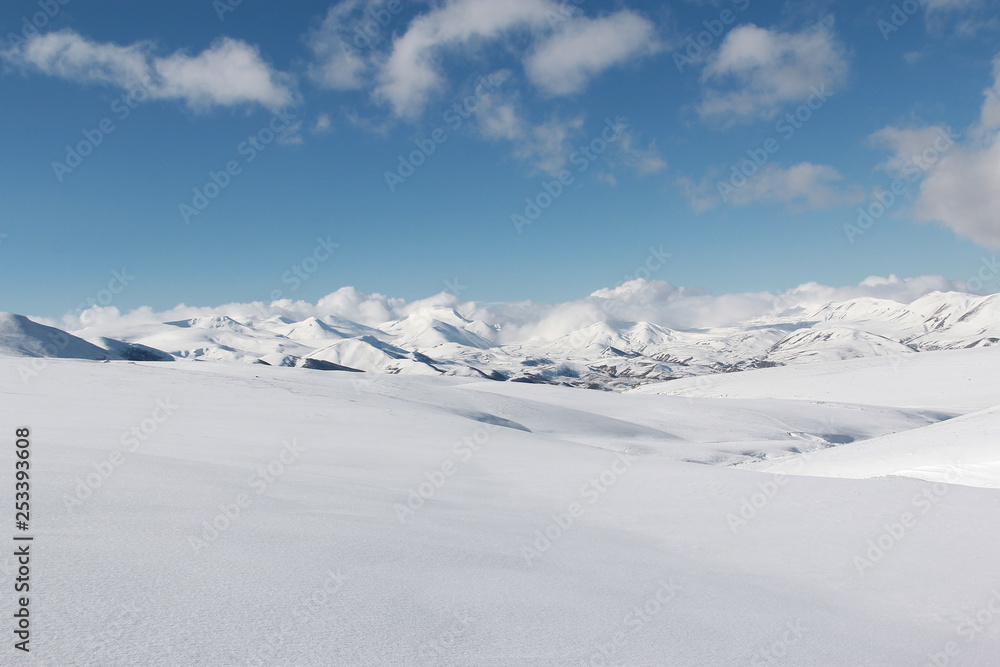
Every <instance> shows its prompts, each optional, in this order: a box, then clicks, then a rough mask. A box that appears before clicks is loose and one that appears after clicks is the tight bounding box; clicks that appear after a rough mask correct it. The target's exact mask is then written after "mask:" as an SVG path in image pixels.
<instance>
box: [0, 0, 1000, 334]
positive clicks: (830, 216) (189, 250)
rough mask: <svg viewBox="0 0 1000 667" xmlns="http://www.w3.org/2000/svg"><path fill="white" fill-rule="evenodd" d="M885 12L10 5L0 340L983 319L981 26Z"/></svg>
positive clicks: (821, 6) (936, 9) (966, 17)
mask: <svg viewBox="0 0 1000 667" xmlns="http://www.w3.org/2000/svg"><path fill="white" fill-rule="evenodd" d="M906 8H907V9H910V10H915V11H913V13H912V14H907V13H905V12H903V11H902V10H900V11H897V12H896V13H895V14H894V10H893V3H888V2H887V3H872V4H861V3H852V2H823V1H819V0H817V1H815V2H794V3H787V4H785V5H782V4H781V3H764V2H753V1H750V2H748V1H747V0H736V1H730V0H721V1H719V2H693V1H687V2H683V1H678V2H670V3H661V2H656V3H653V2H638V1H635V0H625V1H621V2H599V1H597V0H586V1H580V2H563V3H559V2H557V1H556V0H506V1H499V0H498V1H496V2H494V1H491V0H448V1H445V0H442V1H440V2H407V3H397V2H390V1H388V0H370V1H369V0H348V1H347V2H340V3H330V2H296V3H281V4H279V3H263V2H259V1H256V2H255V1H254V0H245V1H244V2H242V3H240V4H238V5H237V4H236V3H235V2H234V0H219V1H218V2H214V3H213V2H211V1H210V0H205V1H201V2H184V3H176V2H165V1H163V2H158V1H146V2H143V3H125V2H102V1H100V0H93V1H88V2H82V1H81V0H68V1H67V2H65V4H63V3H62V2H60V1H59V0H42V1H41V2H38V1H37V0H36V1H34V2H30V1H20V0H18V1H11V2H6V3H4V4H3V6H2V7H0V38H2V46H0V51H2V53H0V67H2V74H0V97H2V99H3V101H4V102H3V104H2V105H0V151H2V156H3V157H2V159H0V203H2V207H3V216H2V217H0V234H3V235H5V236H3V237H0V283H2V285H3V286H4V291H3V301H2V303H0V309H3V310H10V311H14V312H23V313H30V314H38V315H44V316H52V317H54V316H57V315H60V314H62V313H65V312H67V311H70V310H73V309H74V308H76V307H77V306H78V305H79V304H81V303H85V302H86V301H87V300H88V299H93V298H95V295H102V294H103V295H105V296H107V294H108V293H109V292H110V293H111V295H112V297H113V298H111V299H107V298H105V299H104V300H105V301H108V302H109V303H113V305H114V306H115V307H117V308H120V309H122V310H127V309H131V308H135V307H138V306H140V305H149V306H152V307H153V308H158V309H164V308H168V307H171V306H173V305H175V304H177V303H180V302H184V303H187V304H190V305H211V304H218V303H224V302H232V301H254V300H264V301H267V300H269V299H271V298H272V297H273V296H275V295H276V294H279V293H280V296H282V297H288V298H295V299H305V300H312V301H315V300H316V299H318V298H320V297H321V296H323V295H325V294H328V293H330V292H333V291H334V290H336V289H338V288H340V287H343V286H346V285H352V286H355V287H356V288H358V289H359V290H361V291H363V292H367V293H373V292H378V293H382V294H387V295H390V296H393V297H400V298H403V299H417V298H420V297H426V296H428V295H431V294H435V293H437V292H441V291H443V290H451V291H453V292H457V293H459V296H460V297H461V298H462V299H467V300H469V299H471V300H479V301H515V300H522V299H533V300H535V301H552V302H555V301H563V300H568V299H575V298H579V297H581V296H584V295H586V294H589V293H591V292H593V291H595V290H598V289H600V288H605V287H614V286H616V285H618V284H619V283H621V282H623V281H625V280H627V279H630V278H633V277H650V278H652V279H655V280H662V281H667V282H669V283H672V284H674V285H684V286H689V287H692V288H701V289H703V290H707V291H710V292H712V293H715V294H724V293H733V292H752V291H771V292H774V293H780V292H782V291H784V290H788V289H790V288H792V287H794V286H796V285H800V284H802V283H806V282H810V281H815V282H818V283H822V284H825V285H833V286H841V285H856V284H858V283H859V282H861V281H862V280H864V279H865V278H866V277H868V276H872V275H878V276H888V275H890V274H895V275H899V276H923V275H940V276H944V277H945V278H947V279H950V280H952V281H956V284H957V285H964V284H965V283H967V282H968V281H969V280H970V279H973V281H972V282H973V284H972V288H973V289H976V290H978V291H982V292H993V291H997V290H998V289H1000V287H998V285H997V277H996V275H989V274H990V273H991V272H990V271H986V272H985V273H983V272H980V279H979V280H978V282H977V281H976V280H975V279H974V278H975V276H976V274H977V271H980V269H981V267H983V266H984V259H985V261H986V262H987V264H988V263H989V259H990V258H994V255H993V252H994V251H995V250H996V248H997V246H1000V224H998V223H997V221H996V219H995V212H996V211H997V210H1000V201H998V200H1000V170H998V168H997V165H998V164H1000V141H998V140H997V132H998V129H1000V87H998V85H997V81H996V76H995V65H994V63H995V62H998V63H1000V61H998V60H996V59H997V57H998V55H1000V18H998V14H1000V12H998V11H997V10H996V9H995V6H994V5H993V3H990V2H987V1H986V0H983V1H982V2H976V1H975V0H965V1H961V0H927V1H925V2H923V3H921V6H920V7H919V8H917V7H916V3H913V5H912V6H910V5H907V6H906ZM379 19H380V20H381V23H379V22H378V21H379ZM365 29H367V31H368V32H367V34H368V38H369V39H362V38H358V37H357V36H358V35H359V34H363V32H364V31H365ZM359 31H360V32H359ZM369 40H370V41H369ZM698 42H700V43H701V44H702V46H700V47H695V46H692V44H697V43H698ZM456 104H458V105H460V107H459V108H460V109H461V110H462V114H461V115H457V113H456V111H455V105H456ZM461 105H465V106H464V109H463V107H462V106H461ZM810 105H811V107H810ZM449 110H450V111H449ZM788 114H792V118H793V119H794V117H795V114H798V115H799V120H798V121H794V123H793V122H790V121H789V120H788V119H787V118H786V116H787V115H788ZM782 119H785V120H784V121H782ZM803 119H804V120H803ZM790 128H791V129H790ZM274 130H277V131H276V132H275V131H274ZM602 134H603V137H602ZM255 137H256V139H254V138H255ZM606 139H607V141H605V140H606ZM588 146H589V147H590V152H588V151H586V150H582V148H584V147H588ZM429 147H433V152H431V151H430V149H429ZM768 148H769V149H770V150H768ZM68 149H69V150H68ZM78 149H79V150H78ZM598 149H599V150H598ZM415 151H416V155H415V157H414V152H415ZM748 151H749V153H748ZM76 153H86V155H82V156H81V157H79V158H77V157H76V155H75V154H76ZM400 156H403V159H404V161H405V162H406V163H407V165H405V166H401V164H400ZM753 156H757V158H758V162H760V163H761V164H759V165H755V164H753V163H745V161H746V160H748V159H751V157H753ZM761 156H765V157H766V160H763V159H762V157H761ZM921 156H922V157H921ZM251 158H252V159H251ZM914 158H916V161H914ZM413 162H419V163H420V164H419V165H418V166H415V167H414V168H413V169H412V174H411V173H410V170H409V168H408V167H409V166H413V165H412V163H413ZM741 167H742V168H743V171H744V175H746V174H749V176H747V177H746V178H745V180H744V179H742V178H740V177H739V176H736V177H734V176H733V175H734V173H736V172H738V171H739V170H740V168H741ZM227 168H228V169H229V173H226V172H227ZM734 168H735V170H736V171H734ZM387 173H388V174H394V176H387ZM213 174H214V182H213ZM560 179H562V182H561V183H560ZM720 183H724V184H725V183H728V184H729V185H730V186H732V187H731V189H728V196H727V199H726V200H725V201H724V200H723V198H722V196H721V194H720V185H719V184H720ZM217 184H223V185H224V187H218V186H217ZM894 184H895V185H896V186H897V190H896V194H892V193H893V185H894ZM723 189H724V190H725V189H727V188H723ZM206 190H207V191H206ZM556 192H557V193H558V194H557V196H555V197H552V195H551V194H550V193H556ZM885 192H888V193H890V194H886V193H885ZM203 195H212V197H211V198H209V197H207V196H205V198H204V199H201V197H202V196H203ZM890 195H891V196H892V198H893V201H892V202H891V203H889V204H888V205H887V206H885V210H884V213H882V214H881V215H873V216H872V217H871V218H870V219H869V221H867V222H865V223H864V225H862V226H858V223H857V220H858V217H859V207H860V208H861V209H863V210H869V211H871V212H872V213H876V214H878V213H879V212H880V211H881V206H882V204H877V203H874V202H878V201H879V200H880V199H881V201H882V202H886V203H888V202H889V201H890V200H889V199H888V197H889V196H890ZM550 200H551V203H550ZM532 204H534V205H536V206H539V205H540V206H539V210H538V211H537V213H538V215H537V216H535V215H534V214H535V213H536V211H534V210H533V209H532ZM873 206H874V208H872V207H873ZM518 216H520V217H518ZM519 221H520V224H518V223H519ZM526 222H530V224H526ZM320 240H322V242H321V241H320ZM332 245H336V247H335V248H334V247H332ZM651 253H652V254H656V253H659V254H660V255H662V254H664V253H666V254H669V255H670V257H669V259H668V260H667V261H664V262H654V263H653V264H648V263H647V262H648V260H649V258H650V256H651ZM648 266H656V268H655V270H653V271H648V269H644V268H643V267H648ZM123 269H124V271H125V274H124V275H125V278H126V280H125V281H124V282H126V283H127V285H125V286H124V288H123V289H119V287H120V286H121V281H120V280H119V279H116V278H115V277H114V274H113V272H114V271H119V272H121V271H122V270H123ZM647 274H648V275H647ZM115 281H117V282H115ZM109 284H111V286H112V287H113V288H114V289H110V290H109ZM102 305H107V304H102Z"/></svg>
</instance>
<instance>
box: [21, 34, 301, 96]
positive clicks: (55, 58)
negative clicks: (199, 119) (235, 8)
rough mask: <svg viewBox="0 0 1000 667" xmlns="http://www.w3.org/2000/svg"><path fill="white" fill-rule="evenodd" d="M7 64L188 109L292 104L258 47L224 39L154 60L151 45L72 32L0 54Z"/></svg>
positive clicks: (285, 82) (285, 81) (284, 82)
mask: <svg viewBox="0 0 1000 667" xmlns="http://www.w3.org/2000/svg"><path fill="white" fill-rule="evenodd" d="M2 57H3V59H4V60H6V61H7V62H9V63H11V64H13V65H17V66H20V67H23V68H26V69H28V70H34V71H38V72H41V73H43V74H46V75H49V76H57V77H60V78H62V79H66V80H69V81H74V82H77V83H101V84H106V85H112V86H118V87H120V88H123V89H132V88H135V87H137V86H143V87H145V89H146V92H147V94H148V95H149V96H150V97H151V98H155V99H177V100H182V101H184V103H185V104H187V105H188V106H189V107H190V108H192V109H197V110H205V109H209V108H211V107H214V106H236V105H241V104H260V105H261V106H264V107H267V108H269V109H277V108H280V107H282V106H284V105H287V104H290V103H291V102H293V101H294V93H293V92H292V88H291V85H290V80H289V78H288V77H287V76H286V75H284V74H281V73H280V72H277V71H276V70H274V69H273V68H272V67H271V66H270V65H268V64H267V63H266V62H264V60H263V59H262V58H261V55H260V52H259V51H258V50H257V48H256V47H254V46H251V45H249V44H247V43H246V42H242V41H240V40H235V39H230V38H222V39H219V40H217V41H215V42H214V43H213V44H212V46H211V47H210V48H208V49H206V50H204V51H202V52H201V53H199V54H198V55H195V56H190V55H187V54H185V53H181V52H177V53H174V54H172V55H169V56H167V57H164V58H158V57H154V56H153V55H152V45H151V44H150V43H148V42H139V43H136V44H132V45H130V46H118V45H116V44H102V43H98V42H93V41H91V40H88V39H86V38H85V37H82V36H81V35H79V34H77V33H76V32H74V31H72V30H62V31H59V32H51V33H47V34H44V35H37V36H34V37H32V38H31V39H29V40H27V41H26V42H24V43H23V44H20V45H19V46H15V47H12V48H11V49H9V50H7V51H5V52H3V54H2Z"/></svg>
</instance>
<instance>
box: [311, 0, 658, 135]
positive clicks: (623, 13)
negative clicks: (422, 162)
mask: <svg viewBox="0 0 1000 667" xmlns="http://www.w3.org/2000/svg"><path fill="white" fill-rule="evenodd" d="M384 5H386V3H385V2H384V1H383V0H344V1H343V2H340V3H338V4H336V5H334V6H333V7H331V8H330V10H329V11H328V12H327V15H326V17H325V19H324V20H323V23H322V25H321V26H320V27H319V28H318V29H317V30H315V31H313V32H312V33H310V35H309V37H308V40H307V41H308V44H309V47H310V49H311V50H312V53H313V63H312V65H311V66H310V70H309V71H310V74H311V76H312V78H313V79H314V80H315V81H316V82H318V83H319V84H320V85H323V86H326V87H328V88H333V89H338V90H346V89H360V88H366V87H370V88H371V90H372V94H373V96H374V98H375V100H376V101H379V102H381V103H384V104H386V105H388V106H389V108H390V109H391V110H392V113H393V114H394V115H395V116H396V117H398V118H405V119H415V118H417V117H419V116H420V114H421V113H422V112H423V110H424V109H425V107H426V106H427V104H428V103H429V102H430V100H431V99H432V97H433V96H434V95H435V94H436V93H438V92H440V91H442V90H444V89H445V88H446V85H447V76H446V73H445V67H444V62H443V61H445V60H446V59H447V58H449V57H450V58H459V57H463V56H465V57H469V56H473V55H476V54H477V53H478V52H480V51H481V50H482V49H484V48H485V47H487V46H490V45H492V44H496V43H499V42H500V41H501V40H505V41H504V44H505V45H506V46H507V47H508V48H511V47H512V45H513V44H521V43H523V44H525V46H524V47H523V49H522V51H523V52H522V53H520V54H519V55H518V56H517V57H519V58H520V59H521V60H522V61H523V66H524V69H525V72H526V73H527V76H528V79H529V80H530V81H531V82H532V83H533V84H534V85H535V86H536V87H537V88H538V89H539V90H541V91H542V92H544V93H547V94H550V95H567V94H572V93H577V92H580V91H581V90H583V89H584V88H585V87H586V86H587V84H588V82H589V81H590V79H591V78H593V77H595V76H598V75H599V74H601V73H602V72H604V71H606V70H608V69H610V68H612V67H615V66H619V65H622V64H625V63H627V62H630V61H633V60H635V59H637V58H640V57H642V56H644V55H647V54H649V53H652V52H654V51H655V50H656V49H657V38H656V34H655V33H656V31H655V28H654V26H653V24H652V23H651V22H650V21H649V20H648V19H646V18H645V17H643V16H641V15H640V14H638V13H636V12H634V11H631V10H627V9H623V10H619V11H617V12H615V13H613V14H610V15H606V16H601V17H597V18H590V17H587V16H585V15H583V13H582V12H581V11H580V10H579V9H577V8H575V7H573V5H571V4H569V3H565V2H557V1H556V0H444V2H441V3H440V4H437V5H434V6H432V7H431V8H430V9H429V10H427V11H425V12H422V13H420V14H418V15H417V16H416V17H414V18H413V19H412V20H411V21H410V22H409V23H408V24H406V25H405V26H403V25H400V26H399V28H398V29H396V28H395V26H393V30H389V29H388V28H386V27H382V28H381V29H373V30H371V31H368V32H365V26H367V25H369V24H370V21H369V20H368V17H369V16H370V15H371V13H372V11H382V12H384V11H385V10H384V7H383V6H384ZM375 27H376V28H377V27H378V26H375ZM390 35H395V36H394V38H393V39H392V40H391V41H390V40H389V36H390ZM511 37H516V40H511V39H508V38H511ZM518 40H520V41H518Z"/></svg>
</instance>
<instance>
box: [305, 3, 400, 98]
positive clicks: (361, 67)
mask: <svg viewBox="0 0 1000 667" xmlns="http://www.w3.org/2000/svg"><path fill="white" fill-rule="evenodd" d="M386 5H388V0H342V1H341V2H338V3H336V4H334V5H333V6H331V7H330V9H329V10H327V13H326V16H325V17H324V18H323V22H322V23H321V24H320V26H319V27H318V28H317V29H315V30H313V31H311V32H310V33H309V34H308V36H307V38H306V43H307V45H308V46H309V49H310V51H311V52H312V55H313V59H312V62H311V63H310V65H309V75H310V77H312V79H313V80H314V81H315V82H317V83H318V84H320V85H321V86H324V87H326V88H331V89H333V90H354V89H358V88H362V87H364V86H365V85H366V84H367V83H368V82H369V80H370V78H371V76H372V73H373V72H374V70H375V67H376V64H377V59H378V54H379V52H378V47H379V46H380V45H381V44H384V43H385V42H386V41H387V40H388V38H389V36H390V35H391V34H392V33H391V30H390V27H389V22H391V20H392V19H393V17H394V16H395V14H394V13H393V12H390V11H389V10H388V8H387V7H386ZM393 6H394V7H395V6H396V5H393ZM376 17H378V18H376ZM379 18H381V19H382V20H381V21H380V20H378V19H379Z"/></svg>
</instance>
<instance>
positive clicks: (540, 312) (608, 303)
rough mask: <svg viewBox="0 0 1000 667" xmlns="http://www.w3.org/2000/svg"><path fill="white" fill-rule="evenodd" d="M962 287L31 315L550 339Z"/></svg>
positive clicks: (891, 285) (877, 283) (105, 328)
mask: <svg viewBox="0 0 1000 667" xmlns="http://www.w3.org/2000/svg"><path fill="white" fill-rule="evenodd" d="M967 290H968V286H967V285H966V284H964V283H961V282H954V281H951V280H948V279H946V278H942V277H940V276H922V277H917V278H899V277H897V276H888V277H879V276H873V277H869V278H866V279H865V280H863V281H862V282H861V283H859V284H857V285H851V286H846V287H831V286H827V285H820V284H818V283H806V284H804V285H799V286H798V287H795V288H793V289H791V290H788V291H787V292H784V293H782V294H772V293H769V292H748V293H737V294H723V295H718V296H716V295H713V294H711V293H709V292H707V291H706V290H704V289H697V288H694V289H692V288H688V287H678V286H675V285H672V284H670V283H667V282H663V281H657V280H647V279H644V278H637V279H634V280H630V281H628V282H625V283H622V284H620V285H618V286H616V287H609V288H605V289H600V290H597V291H595V292H593V293H592V294H590V295H588V296H586V297H584V298H581V299H577V300H575V301H568V302H564V303H555V304H549V303H535V302H532V301H522V302H513V303H478V302H475V301H467V302H462V301H460V300H459V298H458V297H457V296H455V295H454V294H451V293H446V292H442V293H440V294H436V295H434V296H431V297H429V298H427V299H421V300H417V301H406V300H404V299H398V298H391V297H387V296H385V295H382V294H366V293H364V292H361V291H359V290H357V289H355V288H353V287H343V288H341V289H339V290H337V291H336V292H333V293H331V294H328V295H327V296H325V297H323V298H321V299H320V300H319V301H318V302H316V303H309V302H306V301H293V300H291V299H282V300H280V301H274V302H272V303H268V304H265V303H261V302H256V303H231V304H226V305H222V306H217V307H212V308H207V307H191V306H185V305H179V306H177V307H175V308H172V309H170V310H167V311H162V312H156V311H154V310H152V309H151V308H148V307H143V308H138V309H135V310H133V311H130V312H128V313H121V312H120V311H119V310H118V309H117V308H114V307H100V306H94V307H93V308H91V309H89V310H87V311H84V312H83V313H76V314H73V315H67V316H66V317H64V318H63V319H62V321H59V322H55V321H51V320H46V319H45V318H34V319H37V320H39V321H42V322H45V323H48V324H51V325H53V326H60V327H63V328H66V329H68V330H79V329H81V328H83V327H84V326H87V327H89V328H90V331H91V332H92V333H93V332H98V333H100V332H105V333H104V335H113V334H114V335H120V336H128V335H129V334H131V333H138V332H141V331H142V330H143V327H146V326H148V325H149V324H153V323H160V322H171V321H177V320H183V319H189V318H193V317H203V316H208V315H226V316H228V317H231V318H233V319H234V320H236V321H237V322H242V323H256V322H261V321H264V320H267V319H269V318H272V317H287V318H290V319H293V320H302V319H305V318H308V317H320V318H322V317H326V316H330V315H334V316H338V317H344V318H347V319H350V320H354V321H356V322H360V323H362V324H366V325H368V326H377V325H379V324H383V323H386V322H390V321H393V320H396V319H400V318H403V317H406V316H407V315H410V314H413V313H415V312H417V311H420V310H422V309H425V308H428V307H445V308H454V309H455V310H456V311H458V312H459V313H460V314H462V315H463V316H465V317H467V318H469V319H473V320H481V321H483V322H486V323H488V324H490V325H499V327H500V328H499V331H500V340H501V342H503V343H515V342H521V341H527V340H555V339H556V338H559V337H560V336H564V335H566V334H568V333H571V332H572V331H575V330H577V329H580V328H583V327H587V326H589V325H592V324H593V323H595V322H610V323H615V324H620V323H629V322H643V321H645V322H652V323H654V324H659V325H662V326H665V327H669V328H672V329H699V328H706V327H723V326H732V325H735V324H738V323H740V322H747V321H750V320H753V319H756V318H760V317H766V316H774V315H806V314H808V313H809V312H812V311H813V310H815V309H817V308H819V307H820V306H822V305H824V304H826V303H828V302H830V301H845V300H848V299H853V298H857V297H875V298H880V299H891V300H894V301H898V302H900V303H910V302H912V301H914V300H915V299H918V298H920V297H921V296H924V295H925V294H928V293H930V292H934V291H967Z"/></svg>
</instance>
